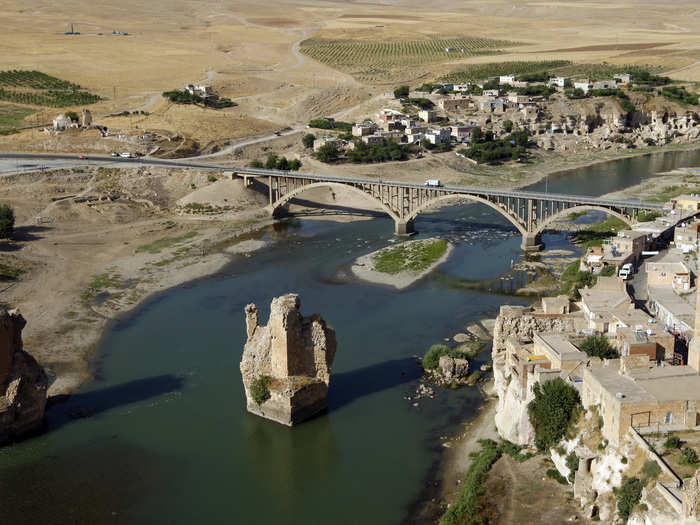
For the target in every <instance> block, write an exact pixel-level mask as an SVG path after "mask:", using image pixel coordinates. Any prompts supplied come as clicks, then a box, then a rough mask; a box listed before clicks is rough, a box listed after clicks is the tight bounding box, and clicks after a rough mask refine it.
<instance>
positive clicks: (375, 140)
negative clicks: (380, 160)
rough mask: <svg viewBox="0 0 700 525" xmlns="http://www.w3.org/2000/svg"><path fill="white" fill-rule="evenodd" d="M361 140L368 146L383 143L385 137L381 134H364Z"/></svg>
mask: <svg viewBox="0 0 700 525" xmlns="http://www.w3.org/2000/svg"><path fill="white" fill-rule="evenodd" d="M361 140H362V142H364V143H365V144H368V145H370V146H372V145H373V144H384V142H386V138H385V137H383V136H382V135H364V136H363V137H362V138H361Z"/></svg>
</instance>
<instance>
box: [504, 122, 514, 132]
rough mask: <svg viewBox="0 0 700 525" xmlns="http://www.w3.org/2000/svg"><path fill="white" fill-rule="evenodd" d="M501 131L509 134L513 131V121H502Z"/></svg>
mask: <svg viewBox="0 0 700 525" xmlns="http://www.w3.org/2000/svg"><path fill="white" fill-rule="evenodd" d="M503 131H505V132H506V133H510V132H511V131H513V121H512V120H504V121H503Z"/></svg>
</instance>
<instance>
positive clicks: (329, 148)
mask: <svg viewBox="0 0 700 525" xmlns="http://www.w3.org/2000/svg"><path fill="white" fill-rule="evenodd" d="M339 155H340V152H339V151H338V147H337V146H336V145H335V144H324V145H323V146H321V147H320V148H319V149H318V151H317V152H316V158H317V159H318V160H320V161H321V162H334V161H335V160H337V159H338V156H339Z"/></svg>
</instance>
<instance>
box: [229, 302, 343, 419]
mask: <svg viewBox="0 0 700 525" xmlns="http://www.w3.org/2000/svg"><path fill="white" fill-rule="evenodd" d="M300 305H301V302H300V300H299V296H298V295H296V294H287V295H283V296H281V297H276V298H274V299H273V300H272V303H271V305H270V318H269V320H268V323H267V325H260V324H258V308H257V307H256V306H255V305H254V304H249V305H247V306H246V307H245V315H246V328H247V333H248V340H247V342H246V344H245V348H244V350H243V358H242V359H241V375H242V376H243V386H244V387H245V393H246V400H247V407H248V411H249V412H252V413H253V414H257V415H259V416H262V417H265V418H267V419H271V420H273V421H277V422H278V423H282V424H284V425H290V426H291V425H294V424H296V423H300V422H302V421H304V420H306V419H309V418H310V417H312V416H314V415H316V414H318V413H319V412H321V411H323V410H325V409H326V408H328V386H329V383H330V376H331V366H332V365H333V358H334V357H335V351H336V340H335V330H333V328H332V327H330V326H328V325H327V324H326V322H325V321H324V320H323V319H322V318H321V316H320V315H318V314H314V315H311V316H309V317H302V315H301V313H300V312H299V307H300Z"/></svg>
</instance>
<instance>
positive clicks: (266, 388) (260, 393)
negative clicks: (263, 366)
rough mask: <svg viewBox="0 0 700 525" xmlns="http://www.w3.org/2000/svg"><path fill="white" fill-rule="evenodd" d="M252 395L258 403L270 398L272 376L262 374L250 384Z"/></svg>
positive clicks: (260, 403)
mask: <svg viewBox="0 0 700 525" xmlns="http://www.w3.org/2000/svg"><path fill="white" fill-rule="evenodd" d="M250 395H251V396H252V397H253V401H255V402H256V403H257V404H258V405H262V404H263V403H264V402H265V401H267V400H268V399H270V378H269V376H260V377H258V378H257V379H255V380H254V381H253V382H252V383H251V384H250Z"/></svg>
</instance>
